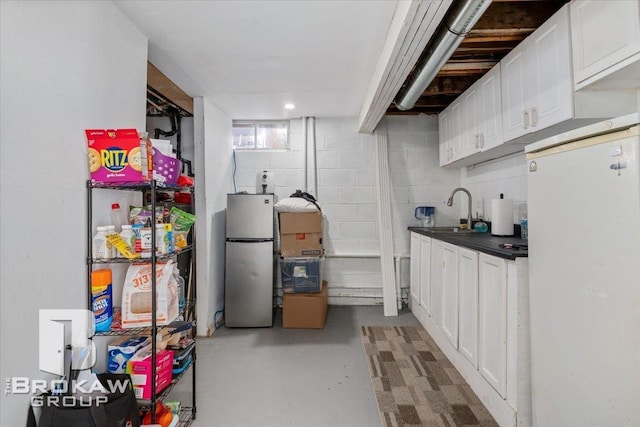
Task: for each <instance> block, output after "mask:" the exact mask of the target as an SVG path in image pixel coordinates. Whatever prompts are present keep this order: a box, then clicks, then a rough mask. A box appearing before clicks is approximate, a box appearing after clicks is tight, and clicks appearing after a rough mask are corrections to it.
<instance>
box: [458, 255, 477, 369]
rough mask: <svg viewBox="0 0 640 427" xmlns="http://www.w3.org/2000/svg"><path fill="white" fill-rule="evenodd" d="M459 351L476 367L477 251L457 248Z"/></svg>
mask: <svg viewBox="0 0 640 427" xmlns="http://www.w3.org/2000/svg"><path fill="white" fill-rule="evenodd" d="M458 291H459V294H460V298H459V304H460V309H459V313H460V314H459V316H458V317H459V322H460V332H459V336H458V339H459V342H460V348H459V350H460V353H462V354H463V356H464V357H466V358H467V359H468V360H469V362H471V363H472V364H473V366H475V367H476V368H477V367H478V252H476V251H471V250H469V249H465V248H458Z"/></svg>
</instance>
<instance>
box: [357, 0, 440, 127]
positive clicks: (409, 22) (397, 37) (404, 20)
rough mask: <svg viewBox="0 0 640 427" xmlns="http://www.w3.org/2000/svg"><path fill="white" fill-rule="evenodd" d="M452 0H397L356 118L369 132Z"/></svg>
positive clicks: (393, 96) (359, 125)
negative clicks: (401, 0) (378, 57)
mask: <svg viewBox="0 0 640 427" xmlns="http://www.w3.org/2000/svg"><path fill="white" fill-rule="evenodd" d="M451 3H452V0H440V1H421V0H412V1H410V2H398V5H397V8H396V13H395V15H394V17H393V21H392V23H391V26H390V28H389V31H388V32H387V40H386V42H385V45H384V48H383V52H382V54H381V55H380V60H379V62H378V66H377V68H376V71H375V73H374V76H373V78H372V79H371V83H370V85H369V90H368V92H367V95H366V98H365V101H364V104H363V108H362V111H361V112H360V117H359V120H358V128H359V131H360V132H365V133H372V132H373V131H374V130H375V128H376V126H377V125H378V122H379V121H380V119H381V118H382V116H384V114H385V112H386V111H387V110H388V108H389V105H390V104H391V103H392V102H393V99H394V98H395V96H396V94H397V93H398V91H399V90H400V88H401V87H402V84H403V83H404V81H405V80H406V78H407V76H408V75H409V73H410V72H411V70H412V69H413V67H414V65H415V64H416V62H417V61H418V58H420V55H421V54H422V52H423V51H424V48H425V47H426V45H427V43H428V42H429V40H430V39H431V36H432V35H433V33H434V32H435V31H436V29H437V27H438V25H439V24H440V22H441V21H442V18H443V17H444V15H445V14H446V12H447V10H448V8H449V6H451Z"/></svg>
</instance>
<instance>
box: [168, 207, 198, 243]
mask: <svg viewBox="0 0 640 427" xmlns="http://www.w3.org/2000/svg"><path fill="white" fill-rule="evenodd" d="M169 217H170V218H171V227H172V232H173V241H174V250H178V249H181V248H184V247H186V246H187V235H188V234H189V230H190V229H191V226H193V224H194V223H195V222H196V216H195V215H193V214H190V213H189V212H185V211H183V210H181V209H178V208H176V207H175V206H174V207H172V208H171V210H170V211H169Z"/></svg>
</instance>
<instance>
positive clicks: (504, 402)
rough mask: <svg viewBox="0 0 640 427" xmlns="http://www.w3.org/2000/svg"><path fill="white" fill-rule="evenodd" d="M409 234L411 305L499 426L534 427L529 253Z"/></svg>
mask: <svg viewBox="0 0 640 427" xmlns="http://www.w3.org/2000/svg"><path fill="white" fill-rule="evenodd" d="M414 235H415V236H414ZM411 237H412V238H411V244H412V246H411V247H412V251H411V256H412V258H411V269H412V272H411V279H412V283H411V287H412V289H413V288H414V286H415V288H416V289H419V291H416V294H418V295H416V296H415V297H414V296H413V294H414V293H413V292H412V298H411V299H412V301H411V310H412V312H413V313H414V314H415V316H416V317H417V318H418V320H419V321H420V323H421V324H422V326H424V328H425V329H426V330H427V332H428V333H429V335H431V337H432V338H433V339H434V341H435V342H436V344H437V345H438V346H439V347H440V349H441V350H442V351H443V353H444V354H445V355H446V356H447V358H448V359H449V360H450V361H451V363H452V364H453V365H454V366H455V367H456V369H457V370H458V371H459V372H460V373H461V375H462V377H463V378H464V379H465V380H466V381H467V383H469V385H470V386H471V388H472V389H473V390H474V392H475V393H476V394H477V395H478V397H479V398H480V400H481V401H482V403H483V404H484V405H485V406H486V407H487V409H488V410H489V412H490V413H491V415H493V417H494V418H495V419H496V421H497V422H498V424H499V425H500V426H502V427H505V426H514V427H515V426H525V427H526V426H531V425H532V419H531V370H530V356H529V344H528V343H529V309H528V307H529V300H528V294H529V292H528V260H527V258H517V259H515V260H508V259H503V258H499V257H495V256H492V255H488V254H485V253H483V252H478V251H475V250H470V249H467V248H463V247H459V246H456V245H452V244H450V243H446V242H443V241H441V240H438V239H436V238H425V239H424V240H421V238H422V237H425V236H420V235H419V234H418V233H414V232H412V233H411ZM414 237H415V240H414ZM427 239H428V240H427ZM414 242H415V244H416V245H417V246H418V247H419V248H420V250H419V251H417V250H415V251H414ZM414 254H415V255H416V256H417V257H418V258H417V259H418V260H419V262H415V261H416V258H414ZM418 267H419V268H420V270H419V271H414V269H417V268H418ZM414 279H415V280H416V281H417V283H416V284H415V285H414V283H413V280H414ZM425 281H427V282H428V283H424V282H425ZM423 294H425V295H423Z"/></svg>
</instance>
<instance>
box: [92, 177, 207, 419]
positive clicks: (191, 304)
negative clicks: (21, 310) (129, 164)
mask: <svg viewBox="0 0 640 427" xmlns="http://www.w3.org/2000/svg"><path fill="white" fill-rule="evenodd" d="M96 189H109V190H128V191H139V192H142V193H143V200H146V197H144V196H145V193H147V194H148V195H149V199H150V203H149V205H150V207H151V212H153V213H155V212H156V206H157V202H158V201H157V200H156V195H157V191H159V190H174V191H180V192H188V193H191V194H192V197H191V211H192V212H194V211H195V209H194V208H195V200H194V197H193V191H194V189H193V187H180V186H174V185H166V184H164V183H160V182H158V181H156V180H151V181H149V182H125V183H117V184H113V183H100V182H94V181H91V180H88V181H87V260H86V262H87V289H88V293H87V306H88V307H89V310H92V301H91V272H92V271H93V266H94V265H101V264H134V263H149V264H151V271H152V272H155V271H156V264H157V262H159V261H163V260H167V259H170V258H173V257H176V256H177V255H180V254H184V253H190V254H191V280H190V283H189V285H188V286H191V287H192V289H191V294H192V298H191V299H190V300H189V301H187V303H186V304H185V307H184V308H183V309H182V310H181V314H183V316H184V320H187V321H192V322H193V330H192V335H193V337H194V338H195V320H196V313H195V301H196V254H195V244H196V243H195V242H196V233H195V226H194V227H192V231H191V242H190V244H189V245H188V246H187V247H185V248H181V249H180V250H178V251H174V252H172V253H170V254H166V255H160V256H158V255H156V253H155V250H153V251H152V253H151V256H150V257H149V258H137V259H127V258H114V259H93V245H92V241H93V239H92V237H93V191H94V190H96ZM151 247H152V248H155V247H156V233H155V232H154V233H151ZM185 295H188V289H185ZM151 311H152V313H154V315H153V316H152V317H151V326H150V327H146V328H128V329H116V330H111V331H108V332H101V333H96V334H95V336H122V335H151V346H152V352H151V378H155V377H156V346H157V343H156V336H157V333H158V330H159V329H160V327H159V326H158V325H157V323H156V316H155V313H157V298H156V275H155V274H152V275H151ZM196 347H197V346H196ZM196 347H194V348H193V350H192V361H191V363H190V365H189V367H188V369H186V370H185V371H183V372H181V373H180V374H177V375H175V376H174V377H173V378H172V381H171V384H170V385H169V386H168V387H167V388H165V389H164V390H163V391H162V392H160V393H158V392H157V390H156V382H155V381H152V382H151V399H149V400H146V401H145V400H139V401H138V402H139V405H140V406H143V407H148V408H149V409H150V410H151V418H152V419H151V421H152V423H155V421H156V420H155V409H156V405H157V403H158V402H161V401H162V400H163V399H164V398H165V397H166V396H167V395H168V394H169V393H170V392H171V390H172V389H173V388H174V386H175V385H176V384H177V383H178V382H179V381H180V379H181V378H182V377H183V376H184V375H185V374H186V373H187V372H189V371H190V372H191V374H192V394H191V396H192V405H191V406H190V407H183V408H182V409H181V410H180V413H179V414H178V416H179V423H178V426H180V427H187V426H189V425H191V423H192V422H193V420H195V419H196Z"/></svg>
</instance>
